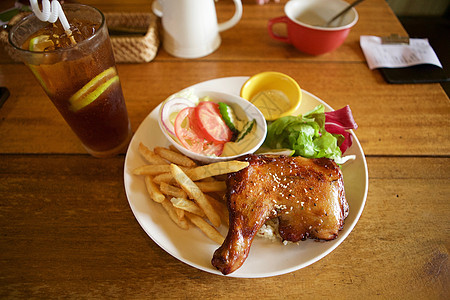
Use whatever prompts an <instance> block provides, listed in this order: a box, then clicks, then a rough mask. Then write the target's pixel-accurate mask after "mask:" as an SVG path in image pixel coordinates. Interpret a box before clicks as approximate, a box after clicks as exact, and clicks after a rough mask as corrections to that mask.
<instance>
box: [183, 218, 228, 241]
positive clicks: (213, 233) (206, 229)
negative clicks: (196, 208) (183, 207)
mask: <svg viewBox="0 0 450 300" xmlns="http://www.w3.org/2000/svg"><path fill="white" fill-rule="evenodd" d="M186 216H187V218H188V219H189V220H190V221H191V222H192V223H194V225H195V226H197V227H198V228H199V229H200V230H201V231H203V233H204V234H206V236H208V237H209V238H210V239H211V240H213V241H215V242H216V243H218V244H219V245H220V244H222V243H223V241H224V240H225V238H224V237H223V236H222V235H221V234H220V232H218V231H217V229H216V228H214V227H212V226H211V225H209V224H208V222H206V221H205V220H204V219H203V218H201V217H199V216H197V215H194V214H191V213H189V212H186Z"/></svg>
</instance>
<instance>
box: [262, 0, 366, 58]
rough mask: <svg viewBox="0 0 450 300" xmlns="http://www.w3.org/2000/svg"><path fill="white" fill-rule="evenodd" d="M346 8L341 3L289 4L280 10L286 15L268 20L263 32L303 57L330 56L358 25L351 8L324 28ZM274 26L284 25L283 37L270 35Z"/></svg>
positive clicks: (308, 0)
mask: <svg viewBox="0 0 450 300" xmlns="http://www.w3.org/2000/svg"><path fill="white" fill-rule="evenodd" d="M348 5H349V4H348V3H347V2H345V1H342V0H291V1H288V2H287V3H286V5H285V6H284V13H285V14H286V15H285V16H281V17H277V18H273V19H271V20H269V23H268V26H267V29H268V31H269V34H270V36H271V37H272V38H274V39H275V40H278V41H281V42H285V43H288V44H292V45H294V47H295V48H297V49H298V50H300V51H302V52H304V53H307V54H311V55H321V54H325V53H328V52H332V51H334V50H335V49H337V48H338V47H339V46H341V45H342V43H343V42H344V41H345V39H346V38H347V36H348V34H349V32H350V29H351V28H352V27H353V26H354V25H355V24H356V22H357V21H358V13H357V12H356V10H355V8H352V9H351V10H349V11H348V12H347V13H346V14H344V15H343V16H341V17H339V18H338V19H337V20H335V21H333V22H332V23H331V24H330V25H329V26H328V27H326V26H325V24H326V23H327V22H328V21H329V20H331V19H332V18H333V17H334V16H335V15H336V14H338V13H339V12H340V11H342V10H343V9H345V8H346V7H347V6H348ZM277 23H284V24H286V27H287V35H286V36H282V35H279V34H277V33H275V32H274V31H273V26H274V25H275V24H277Z"/></svg>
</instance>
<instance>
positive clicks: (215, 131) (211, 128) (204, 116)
mask: <svg viewBox="0 0 450 300" xmlns="http://www.w3.org/2000/svg"><path fill="white" fill-rule="evenodd" d="M194 114H195V119H196V121H197V125H198V128H199V129H200V131H201V134H202V135H203V136H204V137H205V138H206V139H207V140H208V141H211V142H214V143H226V142H229V141H230V140H231V137H232V136H233V132H232V131H231V130H230V128H228V126H227V124H225V121H224V120H223V119H222V115H221V114H220V111H219V104H217V103H214V102H209V101H205V102H200V103H199V104H198V105H197V107H196V108H195V111H194Z"/></svg>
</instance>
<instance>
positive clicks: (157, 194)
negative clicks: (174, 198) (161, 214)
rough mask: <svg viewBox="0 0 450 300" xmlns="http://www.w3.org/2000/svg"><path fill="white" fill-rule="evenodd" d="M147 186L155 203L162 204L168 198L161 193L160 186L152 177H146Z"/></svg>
mask: <svg viewBox="0 0 450 300" xmlns="http://www.w3.org/2000/svg"><path fill="white" fill-rule="evenodd" d="M144 180H145V186H146V187H147V191H148V194H149V195H150V198H152V199H153V201H155V202H158V203H161V202H163V201H164V199H165V198H166V197H164V195H163V194H162V193H161V191H160V190H159V188H158V186H157V185H156V184H155V183H154V182H153V180H152V177H151V176H145V178H144Z"/></svg>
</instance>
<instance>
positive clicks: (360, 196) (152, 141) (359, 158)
mask: <svg viewBox="0 0 450 300" xmlns="http://www.w3.org/2000/svg"><path fill="white" fill-rule="evenodd" d="M247 79H248V77H227V78H218V79H213V80H209V81H205V82H202V83H198V84H196V85H194V86H193V87H195V88H199V89H205V90H213V91H218V92H226V93H232V94H235V95H239V92H240V89H241V86H242V84H243V83H244V82H245V81H246V80H247ZM180 90H181V89H180ZM302 93H303V95H302V104H301V106H300V110H299V111H298V112H299V113H304V112H307V111H309V110H311V109H313V108H314V107H315V106H317V105H319V104H323V105H324V106H325V107H326V110H332V109H331V107H330V106H329V105H328V104H326V103H325V102H323V101H322V100H320V99H319V98H317V97H316V96H314V95H312V94H310V93H308V92H306V91H302ZM163 100H164V99H161V101H163ZM158 111H159V106H158V107H156V108H155V109H154V110H153V111H152V112H151V113H150V114H149V115H148V116H147V117H146V118H145V120H144V121H143V122H142V124H141V125H140V126H139V128H138V130H137V131H136V133H135V134H134V137H133V139H132V140H131V143H130V146H129V148H128V151H127V155H126V158H125V167H124V182H125V191H126V194H127V197H128V202H129V204H130V206H131V209H132V211H133V213H134V215H135V217H136V219H137V220H138V222H139V224H140V225H141V227H142V228H143V229H144V230H145V232H146V233H147V234H148V235H149V236H150V237H151V238H152V239H153V241H154V242H155V243H157V244H158V245H159V246H160V247H161V248H162V249H164V250H165V251H166V252H167V253H169V254H170V255H172V256H174V257H175V258H177V259H179V260H180V261H182V262H184V263H186V264H188V265H190V266H193V267H195V268H197V269H200V270H203V271H206V272H210V273H214V274H219V275H221V273H220V272H219V271H218V270H216V269H215V268H214V267H213V266H212V265H211V258H212V256H213V253H214V251H215V250H216V249H217V248H218V247H219V246H220V245H218V244H216V243H214V242H213V241H211V240H210V239H209V238H207V237H206V236H205V235H204V234H203V233H202V232H201V231H200V230H199V229H198V228H195V227H194V226H191V228H190V229H189V230H187V231H185V230H182V229H180V228H178V227H177V226H176V225H175V224H174V223H173V222H172V221H171V220H170V219H169V217H168V216H167V214H166V213H165V211H164V209H163V208H162V207H161V205H160V204H157V203H155V202H153V201H152V200H151V199H150V198H149V197H148V195H147V191H146V188H145V184H144V180H143V178H142V177H141V176H136V175H133V174H132V173H131V172H132V170H133V169H134V168H136V167H138V166H141V165H143V164H145V161H144V159H143V158H142V157H141V156H140V155H139V152H138V145H139V143H140V142H142V143H143V144H144V145H146V146H147V147H149V148H150V149H152V148H154V147H155V146H168V145H169V141H168V140H167V139H166V138H165V137H164V135H163V133H162V132H161V131H160V128H159V125H158V121H157V118H158ZM352 134H353V145H352V146H351V147H350V148H349V149H348V150H347V151H346V153H345V154H346V155H350V154H354V155H356V159H355V160H353V161H349V162H347V163H346V164H345V165H344V166H343V167H342V172H343V174H344V184H345V193H346V197H347V201H348V203H349V206H350V213H349V215H348V217H347V219H346V220H345V225H344V228H343V230H342V231H341V232H340V233H339V236H338V238H337V239H335V240H333V241H328V242H316V241H314V240H307V241H303V242H300V243H299V244H298V245H297V244H290V245H286V246H285V245H283V244H282V243H280V242H271V241H269V240H266V239H262V238H259V237H256V238H255V240H254V241H253V244H252V247H251V250H250V254H249V256H248V258H247V260H246V261H245V262H244V264H243V265H242V267H241V268H239V269H238V270H236V271H235V272H233V273H231V274H230V275H227V276H228V277H243V278H257V277H269V276H276V275H281V274H285V273H289V272H292V271H295V270H298V269H301V268H304V267H306V266H308V265H310V264H312V263H314V262H316V261H318V260H319V259H321V258H323V257H324V256H325V255H327V254H328V253H330V252H331V251H333V250H334V249H335V248H336V247H337V246H338V245H339V244H340V243H342V242H343V241H344V239H345V238H346V237H347V236H348V235H349V233H350V232H351V231H352V229H353V228H354V227H355V225H356V223H357V222H358V219H359V217H360V216H361V213H362V211H363V208H364V204H365V202H366V197H367V190H368V172H367V164H366V159H365V157H364V152H363V150H362V148H361V145H360V143H359V141H358V139H357V138H356V136H355V135H354V133H353V132H352ZM219 231H220V232H221V233H222V234H223V235H224V236H225V235H226V233H227V228H225V227H224V226H222V227H221V228H219Z"/></svg>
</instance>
